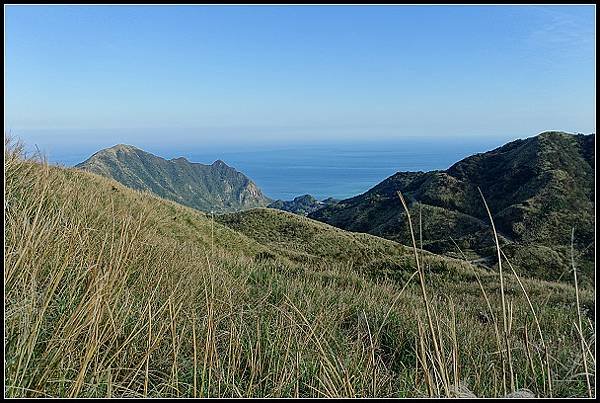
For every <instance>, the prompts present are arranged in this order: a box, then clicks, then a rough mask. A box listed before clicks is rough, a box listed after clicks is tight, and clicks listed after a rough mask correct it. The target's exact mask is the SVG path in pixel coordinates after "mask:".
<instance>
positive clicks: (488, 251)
mask: <svg viewBox="0 0 600 403" xmlns="http://www.w3.org/2000/svg"><path fill="white" fill-rule="evenodd" d="M594 141H595V135H594V134H591V135H571V134H567V133H562V132H545V133H542V134H540V135H538V136H535V137H531V138H528V139H525V140H516V141H513V142H510V143H508V144H505V145H504V146H501V147H498V148H496V149H494V150H492V151H488V152H485V153H480V154H475V155H472V156H470V157H467V158H465V159H463V160H461V161H459V162H457V163H456V164H454V165H452V166H451V167H450V168H449V169H448V170H445V171H431V172H398V173H396V174H394V175H392V176H391V177H389V178H387V179H386V180H384V181H383V182H381V183H379V184H377V185H376V186H374V187H373V188H372V189H370V190H368V191H367V192H365V193H364V194H361V195H358V196H355V197H352V198H349V199H346V200H342V201H340V202H339V203H337V204H335V205H333V206H328V207H325V208H323V209H319V210H317V211H315V212H313V213H311V214H309V217H310V218H313V219H316V220H319V221H323V222H326V223H328V224H331V225H334V226H337V227H339V228H343V229H347V230H350V231H356V232H366V233H370V234H374V235H378V236H381V237H384V238H388V239H392V240H396V241H398V242H400V243H404V244H408V243H409V242H410V235H409V233H408V228H407V225H406V217H405V212H404V210H403V208H402V206H401V205H400V204H399V203H398V196H397V194H396V192H397V191H401V192H402V193H403V195H404V196H405V198H406V199H407V201H408V202H409V204H410V209H411V215H412V216H413V219H414V220H418V218H419V214H420V215H421V227H422V237H423V247H424V248H425V249H427V250H430V251H432V252H435V253H440V254H446V255H449V256H455V257H459V256H462V254H465V255H466V256H467V257H468V258H469V259H471V260H474V261H479V262H485V261H486V258H488V257H490V256H493V255H494V245H493V238H492V237H490V227H489V219H488V217H487V213H486V211H485V208H484V205H483V202H482V199H481V196H480V194H479V191H478V188H480V189H481V191H482V193H483V195H484V196H485V198H486V201H487V203H488V204H489V207H490V209H491V212H492V214H493V217H494V221H495V224H496V227H497V229H498V231H499V235H500V238H501V241H502V243H503V245H505V247H504V252H505V253H506V254H507V255H508V256H509V258H511V260H512V261H513V263H515V264H517V265H518V266H520V268H521V272H522V273H524V274H527V275H533V276H536V277H540V278H546V279H553V280H555V279H557V278H559V277H560V276H561V275H562V274H564V273H565V271H567V270H568V268H569V267H570V242H571V228H573V227H574V228H575V249H576V252H577V255H578V257H580V261H581V265H582V269H583V272H584V273H585V275H586V276H587V278H588V280H591V279H592V278H593V267H594V256H593V242H594V162H593V160H594ZM415 225H416V226H417V230H418V224H417V223H416V222H415ZM417 235H418V236H419V234H417ZM459 249H460V250H459Z"/></svg>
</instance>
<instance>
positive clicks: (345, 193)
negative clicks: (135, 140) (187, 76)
mask: <svg viewBox="0 0 600 403" xmlns="http://www.w3.org/2000/svg"><path fill="white" fill-rule="evenodd" d="M502 144H503V141H502V140H497V139H490V138H475V137H469V138H457V139H453V140H447V139H436V140H435V141H432V140H431V139H429V140H427V141H426V140H420V139H407V140H395V141H393V140H392V141H383V140H382V141H371V142H366V141H364V142H345V143H337V144H312V145H306V144H294V145H287V146H286V145H274V146H272V147H265V146H262V147H258V148H256V149H253V147H251V146H248V147H247V149H246V150H241V149H235V150H233V151H230V150H229V149H228V147H226V146H221V147H211V148H210V149H206V148H204V147H202V146H198V145H189V146H183V145H178V146H176V147H174V146H172V145H161V144H153V145H143V144H132V145H134V146H136V147H138V148H141V149H143V150H144V151H148V152H151V153H153V154H155V155H157V156H160V157H162V158H165V159H172V158H177V157H181V156H182V157H185V158H187V159H188V160H189V161H191V162H196V163H202V164H211V163H213V162H214V161H215V160H217V159H220V160H223V161H224V162H225V163H226V164H227V165H229V166H232V167H234V168H235V169H236V170H238V171H239V172H242V173H244V174H245V175H246V176H248V177H249V178H250V179H252V180H253V181H254V182H255V183H256V184H257V185H258V187H259V188H260V189H261V190H262V191H263V193H264V194H265V195H266V196H268V197H270V198H272V199H282V200H292V199H293V198H294V197H297V196H300V195H304V194H311V195H313V196H314V197H316V198H317V199H319V200H322V199H325V198H328V197H333V198H336V199H346V198H349V197H353V196H356V195H359V194H362V193H364V192H366V191H367V190H369V189H370V188H372V187H373V186H375V185H377V184H378V183H379V182H381V181H382V180H384V179H386V178H388V177H389V176H391V175H393V174H395V173H396V172H398V171H432V170H444V169H447V168H449V167H450V166H451V165H452V164H454V163H456V162H458V161H460V160H461V159H463V158H465V157H467V156H469V155H472V154H475V153H480V152H486V151H489V150H491V149H494V148H496V147H499V146H501V145H502ZM109 146H110V145H109ZM109 146H108V147H109ZM100 148H102V147H100ZM100 148H98V149H95V148H91V147H89V146H88V147H83V148H79V149H68V148H54V149H53V150H52V151H51V152H48V153H47V157H48V160H49V162H51V163H54V164H59V165H63V166H74V165H76V164H78V163H80V162H82V161H84V160H86V159H87V158H89V157H90V156H91V155H92V154H93V153H94V152H96V151H98V150H99V149H100ZM40 150H41V151H42V153H44V152H45V151H47V150H45V149H44V148H41V149H40Z"/></svg>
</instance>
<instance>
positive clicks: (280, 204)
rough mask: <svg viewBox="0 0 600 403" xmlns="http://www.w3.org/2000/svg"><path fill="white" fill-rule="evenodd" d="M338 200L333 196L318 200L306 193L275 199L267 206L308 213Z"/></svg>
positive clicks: (301, 213) (297, 212)
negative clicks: (284, 198) (285, 198)
mask: <svg viewBox="0 0 600 403" xmlns="http://www.w3.org/2000/svg"><path fill="white" fill-rule="evenodd" d="M337 202H338V201H337V200H336V199H334V198H332V197H328V198H326V199H324V200H317V199H316V198H315V197H314V196H312V195H309V194H305V195H302V196H298V197H295V198H294V200H289V201H287V200H275V201H274V202H272V203H270V204H269V205H268V206H267V207H269V208H274V209H277V210H283V211H289V212H290V213H296V214H300V215H308V214H310V213H314V212H315V211H317V210H319V209H322V208H323V207H326V206H330V205H333V204H335V203H337Z"/></svg>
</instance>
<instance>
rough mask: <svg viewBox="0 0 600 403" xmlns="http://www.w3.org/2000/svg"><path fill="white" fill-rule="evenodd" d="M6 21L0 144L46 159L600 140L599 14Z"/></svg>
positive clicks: (49, 10)
mask: <svg viewBox="0 0 600 403" xmlns="http://www.w3.org/2000/svg"><path fill="white" fill-rule="evenodd" d="M5 13H6V14H5V21H6V28H5V48H6V50H5V78H6V81H5V85H6V86H5V105H6V106H5V108H6V120H5V130H6V131H10V132H12V133H14V134H16V135H17V136H21V137H22V138H24V139H25V140H31V141H34V142H38V143H39V142H42V143H43V142H45V143H44V144H47V145H54V146H58V145H60V144H71V145H73V144H82V145H83V144H91V143H92V142H95V143H94V144H96V143H98V145H104V143H106V146H110V145H112V144H115V143H120V142H129V143H136V144H140V145H144V144H154V145H155V146H156V145H158V144H160V143H161V142H169V143H171V144H175V143H176V144H217V145H218V144H221V145H226V144H232V143H235V144H238V145H239V144H258V143H265V144H268V143H273V144H275V143H278V144H279V143H282V144H284V143H288V142H305V143H311V142H319V141H331V142H335V141H357V140H365V139H369V140H373V139H399V138H406V137H410V136H420V137H431V138H436V137H447V138H453V137H457V136H458V137H469V136H484V137H488V138H489V137H494V138H498V139H503V140H505V139H512V138H517V137H528V136H531V135H535V134H537V133H539V132H541V131H544V130H549V129H555V130H565V131H570V132H585V133H590V132H595V104H596V98H595V88H596V82H595V80H596V78H595V8H594V7H593V6H578V7H571V6H514V7H505V6H487V7H472V6H454V7H451V6H437V7H433V6H427V7H408V6H396V7H392V6H372V7H366V6H344V7H339V6H313V7H300V6H279V7H274V6H273V7H267V6H253V7H233V6H204V7H198V6H179V7H175V6H144V7H139V6H131V7H125V6H96V7H91V6H7V7H6V8H5Z"/></svg>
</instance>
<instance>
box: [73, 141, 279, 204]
mask: <svg viewBox="0 0 600 403" xmlns="http://www.w3.org/2000/svg"><path fill="white" fill-rule="evenodd" d="M77 168H80V169H83V170H86V171H88V172H93V173H96V174H99V175H102V176H105V177H107V178H111V179H115V180H117V181H118V182H120V183H122V184H124V185H125V186H128V187H130V188H132V189H137V190H148V191H151V192H152V193H154V194H156V195H158V196H161V197H164V198H166V199H169V200H173V201H176V202H178V203H181V204H183V205H186V206H189V207H193V208H196V209H198V210H202V211H207V212H210V211H215V212H225V211H236V210H241V209H245V208H251V207H258V206H266V205H267V204H268V203H269V202H270V199H269V198H267V197H266V196H264V195H263V194H262V192H261V190H260V189H259V188H258V187H257V186H256V184H254V182H252V181H251V180H250V179H248V178H247V177H246V176H245V175H244V174H242V173H241V172H238V171H236V170H235V169H234V168H232V167H230V166H228V165H227V164H225V163H224V162H223V161H221V160H217V161H215V162H214V163H213V164H212V165H203V164H198V163H192V162H189V161H188V160H186V159H185V158H183V157H180V158H175V159H172V160H169V161H167V160H165V159H163V158H160V157H157V156H155V155H152V154H150V153H147V152H145V151H142V150H140V149H138V148H135V147H133V146H128V145H123V144H119V145H116V146H114V147H110V148H107V149H105V150H101V151H98V152H97V153H95V154H94V155H92V156H91V157H90V158H89V159H87V160H86V161H84V162H82V163H81V164H78V165H77Z"/></svg>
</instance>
